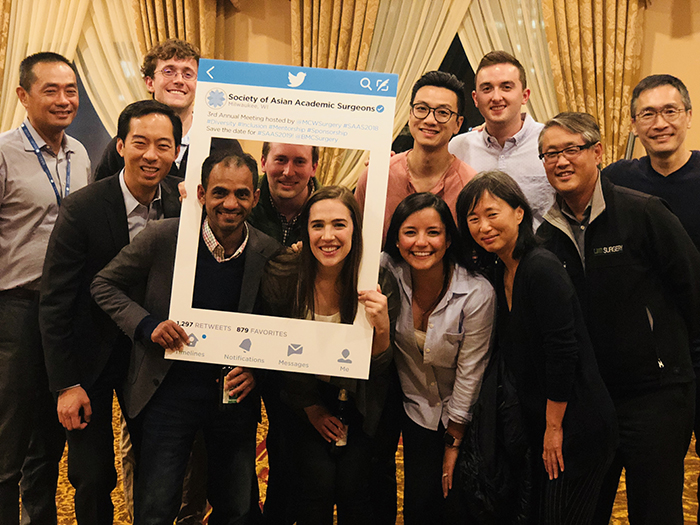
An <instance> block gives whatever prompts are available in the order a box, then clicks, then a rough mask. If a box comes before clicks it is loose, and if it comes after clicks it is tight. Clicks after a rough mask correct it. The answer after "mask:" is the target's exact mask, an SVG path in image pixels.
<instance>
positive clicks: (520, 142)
mask: <svg viewBox="0 0 700 525" xmlns="http://www.w3.org/2000/svg"><path fill="white" fill-rule="evenodd" d="M521 118H522V119H523V126H522V128H520V131H518V132H517V133H516V134H515V135H513V136H512V137H511V138H509V139H507V140H506V142H505V144H503V147H501V145H500V144H499V143H498V140H496V139H495V138H494V137H493V136H491V135H490V134H489V132H488V131H486V126H483V127H482V128H480V129H475V130H472V131H469V132H468V133H463V134H461V135H457V136H456V137H454V138H453V139H452V140H451V141H450V146H449V149H450V153H454V154H455V155H456V156H457V158H459V159H462V160H463V161H464V162H466V163H467V164H469V165H470V166H471V167H472V168H474V169H475V170H476V171H477V172H481V171H487V170H496V169H497V170H500V171H503V172H505V173H507V174H508V175H510V176H511V177H513V179H515V181H516V182H517V183H518V184H519V185H520V188H521V189H522V190H523V193H524V194H525V197H526V198H527V200H528V202H529V203H530V206H531V207H532V212H533V214H534V227H535V229H537V227H538V226H539V225H540V224H541V223H542V220H543V217H544V215H545V214H546V213H547V211H548V210H549V208H551V207H552V204H553V203H554V189H553V188H552V186H550V184H549V181H548V180H547V174H546V173H545V171H544V165H543V164H542V161H541V160H540V159H539V157H538V149H537V139H538V138H539V135H540V131H542V128H543V127H544V124H540V123H539V122H535V121H534V120H533V118H532V117H531V116H530V115H528V114H526V113H522V115H521Z"/></svg>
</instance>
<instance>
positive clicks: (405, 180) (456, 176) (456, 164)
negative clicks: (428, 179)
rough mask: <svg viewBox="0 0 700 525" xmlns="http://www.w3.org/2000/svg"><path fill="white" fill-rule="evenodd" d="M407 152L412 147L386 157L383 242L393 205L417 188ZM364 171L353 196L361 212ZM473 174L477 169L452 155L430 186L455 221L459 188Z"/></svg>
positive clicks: (460, 188) (365, 187)
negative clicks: (387, 160)
mask: <svg viewBox="0 0 700 525" xmlns="http://www.w3.org/2000/svg"><path fill="white" fill-rule="evenodd" d="M410 152H411V150H409V151H404V152H403V153H399V154H397V155H394V156H393V157H391V160H390V161H389V180H388V185H387V193H386V205H385V209H384V229H383V235H382V244H384V240H385V239H386V233H387V231H388V230H389V223H390V222H391V216H392V215H393V214H394V211H395V210H396V207H397V206H398V205H399V204H400V203H401V201H402V200H404V199H405V198H406V197H408V196H409V195H411V194H412V193H416V188H415V186H413V183H412V182H411V175H410V173H409V171H408V154H409V153H410ZM367 174H368V170H367V169H365V171H364V172H363V173H362V175H360V179H359V180H358V181H357V189H356V190H355V198H356V199H357V202H358V203H359V205H360V209H361V210H362V211H363V213H364V208H365V192H366V191H367ZM474 175H476V171H475V170H474V169H473V168H472V167H471V166H468V165H467V164H465V163H464V162H462V161H461V160H459V159H458V158H456V157H455V158H454V160H453V161H452V164H450V166H449V167H448V168H447V171H445V173H444V175H443V176H442V177H441V178H440V180H439V181H438V182H437V184H435V186H434V187H433V188H431V189H430V192H431V193H434V194H435V195H437V196H438V197H440V198H442V200H444V201H445V202H446V203H447V205H448V206H449V208H450V210H451V211H452V216H453V217H454V219H455V222H457V211H456V207H457V197H458V196H459V192H460V191H462V188H464V186H465V185H466V184H467V182H469V181H470V180H472V178H473V177H474ZM364 220H365V221H367V220H368V219H367V216H365V219H364Z"/></svg>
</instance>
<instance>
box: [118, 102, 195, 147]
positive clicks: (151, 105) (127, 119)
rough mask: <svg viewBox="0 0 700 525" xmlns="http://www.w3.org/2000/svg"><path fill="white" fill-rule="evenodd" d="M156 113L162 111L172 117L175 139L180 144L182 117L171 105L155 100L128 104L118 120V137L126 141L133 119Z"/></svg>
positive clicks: (177, 144)
mask: <svg viewBox="0 0 700 525" xmlns="http://www.w3.org/2000/svg"><path fill="white" fill-rule="evenodd" d="M154 113H160V114H162V115H165V116H166V117H168V118H169V119H170V122H171V123H172V125H173V139H175V145H176V146H179V145H180V142H181V141H182V121H181V120H180V117H178V116H177V115H176V114H175V111H173V109H172V108H171V107H170V106H166V105H165V104H161V103H160V102H156V101H155V100H139V101H138V102H134V103H132V104H129V105H128V106H126V107H125V108H124V110H123V111H122V112H121V113H120V114H119V120H118V121H117V138H119V139H121V140H122V142H125V141H126V136H127V135H128V134H129V130H130V129H131V121H132V120H133V119H135V118H141V117H145V116H146V115H152V114H154Z"/></svg>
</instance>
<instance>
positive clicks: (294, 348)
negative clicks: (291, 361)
mask: <svg viewBox="0 0 700 525" xmlns="http://www.w3.org/2000/svg"><path fill="white" fill-rule="evenodd" d="M303 351H304V347H303V346H302V345H300V344H294V343H290V344H289V346H288V347H287V355H288V356H289V355H292V354H301V353H302V352H303Z"/></svg>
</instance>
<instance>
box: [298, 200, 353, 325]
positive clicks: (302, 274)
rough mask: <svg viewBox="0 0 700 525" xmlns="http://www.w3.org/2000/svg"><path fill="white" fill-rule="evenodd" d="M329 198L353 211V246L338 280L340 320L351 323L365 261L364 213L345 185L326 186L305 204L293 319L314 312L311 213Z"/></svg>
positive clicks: (351, 214)
mask: <svg viewBox="0 0 700 525" xmlns="http://www.w3.org/2000/svg"><path fill="white" fill-rule="evenodd" d="M326 199H336V200H339V201H340V202H341V203H342V204H343V205H345V207H346V208H347V209H348V210H349V211H350V216H351V217H352V227H353V231H352V246H351V247H350V253H349V254H348V256H347V257H346V258H345V262H344V264H343V268H342V270H341V271H340V276H339V278H338V283H337V285H338V287H339V288H340V290H339V291H340V321H341V322H342V323H352V322H353V321H354V320H355V315H357V282H358V276H359V273H360V261H361V260H362V213H361V212H360V206H359V205H358V204H357V200H355V196H354V195H353V194H352V192H351V191H350V190H348V189H347V188H345V187H343V186H324V187H323V188H320V189H319V190H318V191H316V192H314V193H313V194H312V195H311V197H309V199H308V200H307V201H306V204H305V205H304V208H303V209H302V211H301V214H300V217H299V222H300V223H301V225H302V228H301V241H302V245H301V254H300V264H299V276H298V279H299V280H298V286H297V293H296V296H295V298H294V306H293V308H292V312H293V315H294V317H299V318H303V317H305V316H306V312H310V313H311V315H312V316H313V313H314V303H315V301H314V294H315V284H316V273H317V271H318V261H317V260H316V258H315V257H314V255H313V253H311V247H310V246H309V227H308V226H309V212H310V210H311V206H313V205H314V204H316V203H317V202H319V201H322V200H326Z"/></svg>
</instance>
